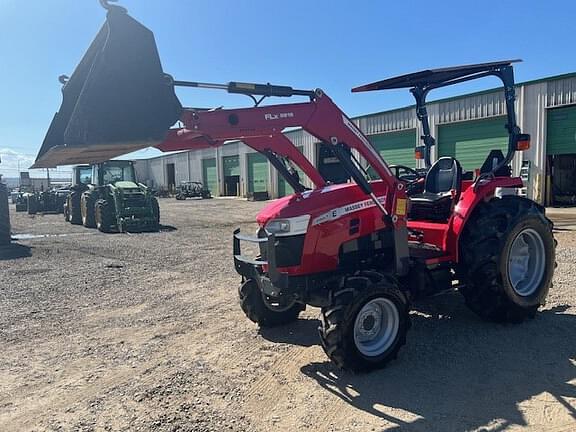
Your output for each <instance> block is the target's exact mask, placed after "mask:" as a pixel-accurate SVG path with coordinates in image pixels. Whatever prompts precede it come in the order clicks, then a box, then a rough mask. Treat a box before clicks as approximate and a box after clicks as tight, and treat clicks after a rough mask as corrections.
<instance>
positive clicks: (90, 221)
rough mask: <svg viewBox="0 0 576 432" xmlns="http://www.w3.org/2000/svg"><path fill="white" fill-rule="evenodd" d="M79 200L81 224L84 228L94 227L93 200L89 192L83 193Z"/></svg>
mask: <svg viewBox="0 0 576 432" xmlns="http://www.w3.org/2000/svg"><path fill="white" fill-rule="evenodd" d="M80 201H81V206H80V207H81V212H82V225H84V226H85V227H86V228H96V218H95V214H94V213H95V202H94V199H93V198H92V197H91V196H90V195H89V194H83V195H82V199H81V200H80Z"/></svg>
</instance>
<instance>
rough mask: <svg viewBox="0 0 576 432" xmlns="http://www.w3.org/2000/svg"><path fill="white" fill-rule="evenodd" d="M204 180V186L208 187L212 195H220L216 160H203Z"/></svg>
mask: <svg viewBox="0 0 576 432" xmlns="http://www.w3.org/2000/svg"><path fill="white" fill-rule="evenodd" d="M202 179H203V182H204V186H207V187H208V189H210V192H212V195H218V194H219V191H218V170H217V169H216V159H214V158H212V159H203V160H202Z"/></svg>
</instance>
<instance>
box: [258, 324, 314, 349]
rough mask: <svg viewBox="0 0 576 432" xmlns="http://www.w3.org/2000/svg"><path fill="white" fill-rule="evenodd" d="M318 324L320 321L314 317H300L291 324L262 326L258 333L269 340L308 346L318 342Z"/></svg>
mask: <svg viewBox="0 0 576 432" xmlns="http://www.w3.org/2000/svg"><path fill="white" fill-rule="evenodd" d="M319 324H320V322H319V321H318V320H316V319H304V318H300V319H299V320H297V321H295V322H293V323H291V324H287V325H284V326H281V327H272V328H265V327H262V328H260V330H259V333H260V335H261V336H262V337H263V338H264V339H266V340H267V341H270V342H275V343H286V344H290V345H299V346H303V347H310V346H313V345H319V344H320V340H319V339H318V325H319Z"/></svg>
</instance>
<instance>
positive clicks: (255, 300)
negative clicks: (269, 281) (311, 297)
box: [238, 279, 306, 327]
mask: <svg viewBox="0 0 576 432" xmlns="http://www.w3.org/2000/svg"><path fill="white" fill-rule="evenodd" d="M238 295H239V297H240V307H241V308H242V310H243V311H244V313H245V314H246V316H247V317H248V319H249V320H250V321H252V322H255V323H257V324H258V325H259V326H260V327H275V326H279V325H283V324H288V323H291V322H293V321H296V320H297V319H298V315H299V314H300V312H302V311H303V310H304V309H305V307H306V306H305V305H303V304H301V303H297V302H293V303H291V304H286V305H278V306H274V305H273V303H272V302H271V301H270V300H268V298H267V297H266V296H265V294H263V293H262V292H261V291H260V288H258V284H257V283H256V281H255V280H254V279H248V280H247V281H246V282H244V283H243V284H242V285H240V288H239V289H238Z"/></svg>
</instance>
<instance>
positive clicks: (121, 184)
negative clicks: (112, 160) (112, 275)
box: [114, 181, 140, 190]
mask: <svg viewBox="0 0 576 432" xmlns="http://www.w3.org/2000/svg"><path fill="white" fill-rule="evenodd" d="M114 187H115V188H118V189H138V190H140V186H138V185H137V184H136V183H134V182H131V181H117V182H116V183H114Z"/></svg>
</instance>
